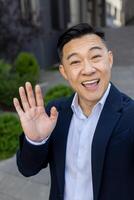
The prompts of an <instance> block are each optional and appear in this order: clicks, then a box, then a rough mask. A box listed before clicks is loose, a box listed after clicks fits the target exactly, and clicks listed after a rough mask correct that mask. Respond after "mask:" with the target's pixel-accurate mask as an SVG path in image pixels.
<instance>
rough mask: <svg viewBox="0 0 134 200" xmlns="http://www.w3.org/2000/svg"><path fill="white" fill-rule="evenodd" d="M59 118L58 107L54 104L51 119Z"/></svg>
mask: <svg viewBox="0 0 134 200" xmlns="http://www.w3.org/2000/svg"><path fill="white" fill-rule="evenodd" d="M57 118H58V111H57V109H56V107H54V106H53V107H52V108H51V110H50V119H51V120H57Z"/></svg>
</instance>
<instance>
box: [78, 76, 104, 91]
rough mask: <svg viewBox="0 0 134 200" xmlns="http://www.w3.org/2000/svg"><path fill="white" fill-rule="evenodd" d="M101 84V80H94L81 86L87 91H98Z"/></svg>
mask: <svg viewBox="0 0 134 200" xmlns="http://www.w3.org/2000/svg"><path fill="white" fill-rule="evenodd" d="M99 82H100V79H94V80H87V81H83V82H81V84H82V86H83V87H84V88H86V89H89V90H95V89H97V87H98V84H99Z"/></svg>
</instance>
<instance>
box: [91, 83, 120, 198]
mask: <svg viewBox="0 0 134 200" xmlns="http://www.w3.org/2000/svg"><path fill="white" fill-rule="evenodd" d="M121 104H122V103H121V94H120V92H119V91H118V90H117V89H116V88H115V87H114V86H113V85H111V89H110V93H109V95H108V98H107V100H106V102H105V105H104V108H103V111H102V113H101V116H100V119H99V122H98V124H97V127H96V131H95V134H94V138H93V142H92V175H93V193H94V200H98V195H99V190H100V184H101V177H102V172H103V164H104V159H105V153H106V148H107V145H108V141H109V139H110V136H111V134H112V131H113V129H114V127H115V125H116V123H117V121H118V120H119V118H120V115H121V114H120V113H121V112H120V111H121Z"/></svg>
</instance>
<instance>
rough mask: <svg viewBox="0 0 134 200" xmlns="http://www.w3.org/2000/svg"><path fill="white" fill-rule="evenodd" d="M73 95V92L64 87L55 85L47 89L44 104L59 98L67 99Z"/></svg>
mask: <svg viewBox="0 0 134 200" xmlns="http://www.w3.org/2000/svg"><path fill="white" fill-rule="evenodd" d="M72 93H73V90H72V89H71V88H70V87H69V86H66V85H62V84H59V85H56V86H55V87H53V88H51V89H49V90H48V91H47V92H46V95H45V97H44V102H45V104H47V103H48V102H49V101H52V100H55V99H58V98H61V97H68V96H70V95H71V94H72Z"/></svg>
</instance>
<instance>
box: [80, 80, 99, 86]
mask: <svg viewBox="0 0 134 200" xmlns="http://www.w3.org/2000/svg"><path fill="white" fill-rule="evenodd" d="M96 82H98V80H92V81H84V82H83V84H84V85H86V84H93V83H96Z"/></svg>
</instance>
